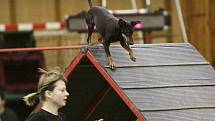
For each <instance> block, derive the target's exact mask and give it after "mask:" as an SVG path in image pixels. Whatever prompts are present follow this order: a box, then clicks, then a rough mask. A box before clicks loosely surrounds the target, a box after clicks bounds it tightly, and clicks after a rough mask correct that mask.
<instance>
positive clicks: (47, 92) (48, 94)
mask: <svg viewBox="0 0 215 121" xmlns="http://www.w3.org/2000/svg"><path fill="white" fill-rule="evenodd" d="M51 96H52V92H51V91H49V90H46V91H45V97H47V98H50V97H51Z"/></svg>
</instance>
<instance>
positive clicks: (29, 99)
mask: <svg viewBox="0 0 215 121" xmlns="http://www.w3.org/2000/svg"><path fill="white" fill-rule="evenodd" d="M39 72H41V73H42V75H41V76H40V79H39V82H38V87H37V92H34V93H30V94H28V95H26V96H24V97H23V100H24V101H25V103H26V105H28V106H32V105H34V104H35V103H36V102H37V100H38V99H39V100H44V99H45V97H44V93H45V91H46V90H53V89H54V87H55V86H54V83H55V82H56V81H58V80H63V81H64V82H65V83H67V79H66V78H65V77H64V75H63V73H61V71H60V70H59V69H58V68H56V69H53V70H50V71H46V70H43V69H41V68H39Z"/></svg>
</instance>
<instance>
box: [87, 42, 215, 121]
mask: <svg viewBox="0 0 215 121" xmlns="http://www.w3.org/2000/svg"><path fill="white" fill-rule="evenodd" d="M132 48H133V50H134V53H135V56H136V58H137V61H136V62H132V61H131V60H130V59H129V56H128V53H127V52H126V51H125V50H124V49H123V48H122V47H121V46H118V45H116V46H111V47H110V50H111V54H112V56H113V60H114V61H115V63H116V65H117V68H116V70H115V71H112V70H110V69H109V68H108V66H107V58H106V55H105V52H104V49H103V47H102V46H100V45H98V46H93V47H92V48H90V52H91V53H92V54H93V56H94V57H95V58H96V59H97V61H98V63H100V64H101V65H102V66H104V67H105V69H106V71H107V73H108V74H109V75H110V76H111V77H112V79H113V80H114V81H115V82H116V83H117V84H118V86H119V87H120V88H121V90H122V91H123V92H124V93H125V94H126V95H127V96H128V98H129V99H130V100H131V101H132V103H133V104H134V105H135V106H136V107H137V108H138V109H139V111H141V112H142V113H143V115H144V116H145V117H146V119H147V121H215V71H214V69H213V68H212V66H211V65H210V64H209V63H208V62H207V61H206V60H205V59H204V58H203V57H202V56H201V55H200V54H199V52H198V51H197V50H196V49H195V48H194V47H193V46H191V45H190V44H185V43H180V44H179V43H178V44H177V43H172V44H149V45H134V46H132Z"/></svg>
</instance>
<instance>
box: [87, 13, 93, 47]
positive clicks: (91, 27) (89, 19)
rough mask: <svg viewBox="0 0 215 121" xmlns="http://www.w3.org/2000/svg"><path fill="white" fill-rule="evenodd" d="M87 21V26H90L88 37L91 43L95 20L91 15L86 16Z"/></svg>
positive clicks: (88, 41)
mask: <svg viewBox="0 0 215 121" xmlns="http://www.w3.org/2000/svg"><path fill="white" fill-rule="evenodd" d="M86 23H87V26H88V37H87V43H88V45H89V43H90V42H91V35H92V33H93V29H94V26H95V24H94V22H93V19H92V18H90V17H89V16H87V17H86Z"/></svg>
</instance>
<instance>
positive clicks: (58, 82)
mask: <svg viewBox="0 0 215 121" xmlns="http://www.w3.org/2000/svg"><path fill="white" fill-rule="evenodd" d="M55 86H56V87H66V83H65V82H64V81H63V80H58V81H56V82H55Z"/></svg>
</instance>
